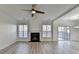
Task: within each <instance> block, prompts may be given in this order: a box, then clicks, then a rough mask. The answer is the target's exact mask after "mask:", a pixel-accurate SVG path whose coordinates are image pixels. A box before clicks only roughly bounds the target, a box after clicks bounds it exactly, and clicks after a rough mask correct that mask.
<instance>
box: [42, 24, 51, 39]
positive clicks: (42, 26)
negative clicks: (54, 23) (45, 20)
mask: <svg viewBox="0 0 79 59" xmlns="http://www.w3.org/2000/svg"><path fill="white" fill-rule="evenodd" d="M44 25H45V26H46V31H44V30H43V26H44ZM48 25H50V29H51V24H43V25H42V37H43V38H51V37H52V36H51V35H52V33H51V32H52V29H51V30H50V31H47V26H48ZM48 32H50V37H48ZM44 33H46V34H45V35H46V36H44Z"/></svg>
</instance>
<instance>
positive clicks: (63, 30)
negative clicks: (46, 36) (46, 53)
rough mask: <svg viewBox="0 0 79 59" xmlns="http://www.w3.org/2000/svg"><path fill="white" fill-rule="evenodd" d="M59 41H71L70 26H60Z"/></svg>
mask: <svg viewBox="0 0 79 59" xmlns="http://www.w3.org/2000/svg"><path fill="white" fill-rule="evenodd" d="M58 40H70V27H69V26H65V27H64V26H58Z"/></svg>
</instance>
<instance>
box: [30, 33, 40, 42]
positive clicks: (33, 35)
mask: <svg viewBox="0 0 79 59" xmlns="http://www.w3.org/2000/svg"><path fill="white" fill-rule="evenodd" d="M31 42H40V33H31Z"/></svg>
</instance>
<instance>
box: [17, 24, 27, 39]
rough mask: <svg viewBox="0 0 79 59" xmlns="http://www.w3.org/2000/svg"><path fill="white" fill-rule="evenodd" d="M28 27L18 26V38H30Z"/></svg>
mask: <svg viewBox="0 0 79 59" xmlns="http://www.w3.org/2000/svg"><path fill="white" fill-rule="evenodd" d="M27 34H28V25H18V37H19V38H27V37H28V35H27Z"/></svg>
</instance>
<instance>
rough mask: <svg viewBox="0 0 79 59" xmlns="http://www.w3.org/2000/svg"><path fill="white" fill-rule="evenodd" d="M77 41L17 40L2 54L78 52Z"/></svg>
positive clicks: (78, 43) (78, 44)
mask: <svg viewBox="0 0 79 59" xmlns="http://www.w3.org/2000/svg"><path fill="white" fill-rule="evenodd" d="M78 53H79V42H76V41H59V42H17V44H16V45H13V46H12V47H11V48H10V49H8V50H7V51H5V52H4V53H3V54H78Z"/></svg>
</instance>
